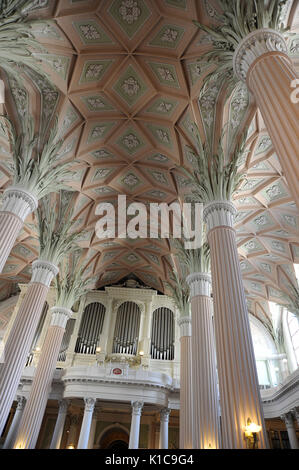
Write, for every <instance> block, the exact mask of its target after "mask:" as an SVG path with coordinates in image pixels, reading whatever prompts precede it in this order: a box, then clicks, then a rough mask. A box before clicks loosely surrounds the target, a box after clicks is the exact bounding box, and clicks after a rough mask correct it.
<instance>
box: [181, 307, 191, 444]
mask: <svg viewBox="0 0 299 470" xmlns="http://www.w3.org/2000/svg"><path fill="white" fill-rule="evenodd" d="M178 324H179V327H180V333H181V335H180V345H181V348H180V349H181V363H180V449H192V448H193V444H192V429H193V406H192V405H193V394H192V356H191V316H188V317H181V318H179V320H178Z"/></svg>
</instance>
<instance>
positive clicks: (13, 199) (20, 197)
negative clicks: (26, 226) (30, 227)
mask: <svg viewBox="0 0 299 470" xmlns="http://www.w3.org/2000/svg"><path fill="white" fill-rule="evenodd" d="M37 206H38V200H37V198H36V197H35V196H34V195H33V194H31V193H30V192H29V191H27V190H26V189H24V188H21V187H18V186H11V187H10V188H7V189H5V191H4V193H3V201H2V208H1V211H5V212H12V213H13V214H15V215H16V216H17V217H19V218H20V219H21V220H22V221H23V222H24V220H25V219H26V217H27V216H28V215H29V214H30V213H31V212H34V211H35V210H36V209H37Z"/></svg>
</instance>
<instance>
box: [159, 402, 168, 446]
mask: <svg viewBox="0 0 299 470" xmlns="http://www.w3.org/2000/svg"><path fill="white" fill-rule="evenodd" d="M170 411H171V410H170V409H169V408H163V409H162V410H161V411H160V446H159V447H160V449H168V425H169V415H170Z"/></svg>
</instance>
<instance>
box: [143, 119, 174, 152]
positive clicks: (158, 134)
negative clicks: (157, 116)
mask: <svg viewBox="0 0 299 470" xmlns="http://www.w3.org/2000/svg"><path fill="white" fill-rule="evenodd" d="M146 127H147V128H148V129H149V130H150V132H151V133H152V135H153V137H154V139H155V140H156V141H157V142H158V143H160V144H162V145H163V146H165V147H168V148H171V149H172V148H173V143H172V138H171V134H170V131H169V129H168V128H167V127H165V126H160V125H156V124H146Z"/></svg>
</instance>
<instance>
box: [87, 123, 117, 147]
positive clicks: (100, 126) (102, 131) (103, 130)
mask: <svg viewBox="0 0 299 470" xmlns="http://www.w3.org/2000/svg"><path fill="white" fill-rule="evenodd" d="M114 125H115V122H114V121H112V122H99V123H97V124H94V125H93V127H92V128H91V130H90V132H89V136H88V140H87V142H88V143H90V142H94V141H97V140H103V139H104V137H105V136H106V135H107V134H108V132H109V131H110V130H111V129H112V127H114Z"/></svg>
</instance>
